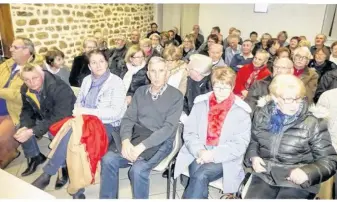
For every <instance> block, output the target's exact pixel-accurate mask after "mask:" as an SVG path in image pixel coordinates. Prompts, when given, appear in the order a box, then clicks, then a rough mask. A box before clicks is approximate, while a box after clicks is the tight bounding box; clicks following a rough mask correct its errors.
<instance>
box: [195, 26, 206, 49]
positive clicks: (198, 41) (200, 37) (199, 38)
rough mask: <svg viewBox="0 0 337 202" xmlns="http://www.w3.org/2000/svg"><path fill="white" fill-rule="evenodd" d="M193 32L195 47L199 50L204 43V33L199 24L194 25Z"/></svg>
mask: <svg viewBox="0 0 337 202" xmlns="http://www.w3.org/2000/svg"><path fill="white" fill-rule="evenodd" d="M193 32H194V34H195V39H196V41H195V49H196V50H198V48H199V47H200V46H201V44H203V43H204V35H202V34H201V33H200V27H199V25H194V26H193Z"/></svg>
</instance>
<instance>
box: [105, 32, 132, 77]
mask: <svg viewBox="0 0 337 202" xmlns="http://www.w3.org/2000/svg"><path fill="white" fill-rule="evenodd" d="M115 45H116V46H115V47H114V48H113V49H112V50H111V51H110V52H111V53H110V56H109V57H108V58H109V60H108V65H109V69H110V72H111V73H113V74H116V75H117V76H119V75H120V71H121V69H122V67H123V66H124V65H125V62H124V58H125V55H126V52H127V51H128V48H127V47H126V38H125V37H124V36H122V35H119V36H117V37H116V38H115Z"/></svg>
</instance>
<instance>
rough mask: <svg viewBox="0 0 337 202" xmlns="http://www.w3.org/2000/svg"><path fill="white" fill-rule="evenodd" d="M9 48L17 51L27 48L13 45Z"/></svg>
mask: <svg viewBox="0 0 337 202" xmlns="http://www.w3.org/2000/svg"><path fill="white" fill-rule="evenodd" d="M9 48H13V49H15V50H19V49H20V48H27V46H13V45H11V46H10V47H9Z"/></svg>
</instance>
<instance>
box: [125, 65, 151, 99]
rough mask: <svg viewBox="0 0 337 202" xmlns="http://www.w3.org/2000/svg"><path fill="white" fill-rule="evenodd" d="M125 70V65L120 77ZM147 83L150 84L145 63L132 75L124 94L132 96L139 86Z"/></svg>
mask: <svg viewBox="0 0 337 202" xmlns="http://www.w3.org/2000/svg"><path fill="white" fill-rule="evenodd" d="M127 71H128V69H127V67H124V68H123V70H122V72H121V75H120V78H121V79H123V78H124V76H125V74H126V72H127ZM147 84H150V80H149V79H148V77H147V65H145V67H143V68H142V69H140V70H139V71H138V72H137V73H136V74H134V75H133V76H132V81H131V84H130V87H129V89H128V91H127V93H126V96H133V95H134V94H135V92H136V90H137V89H138V88H139V87H141V86H144V85H147Z"/></svg>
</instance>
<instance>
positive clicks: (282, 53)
mask: <svg viewBox="0 0 337 202" xmlns="http://www.w3.org/2000/svg"><path fill="white" fill-rule="evenodd" d="M280 58H290V51H289V49H288V48H286V47H281V48H279V49H277V51H276V54H275V55H274V56H272V57H269V60H268V62H267V67H268V69H269V70H270V71H271V72H272V71H273V64H274V61H276V60H277V59H280Z"/></svg>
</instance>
